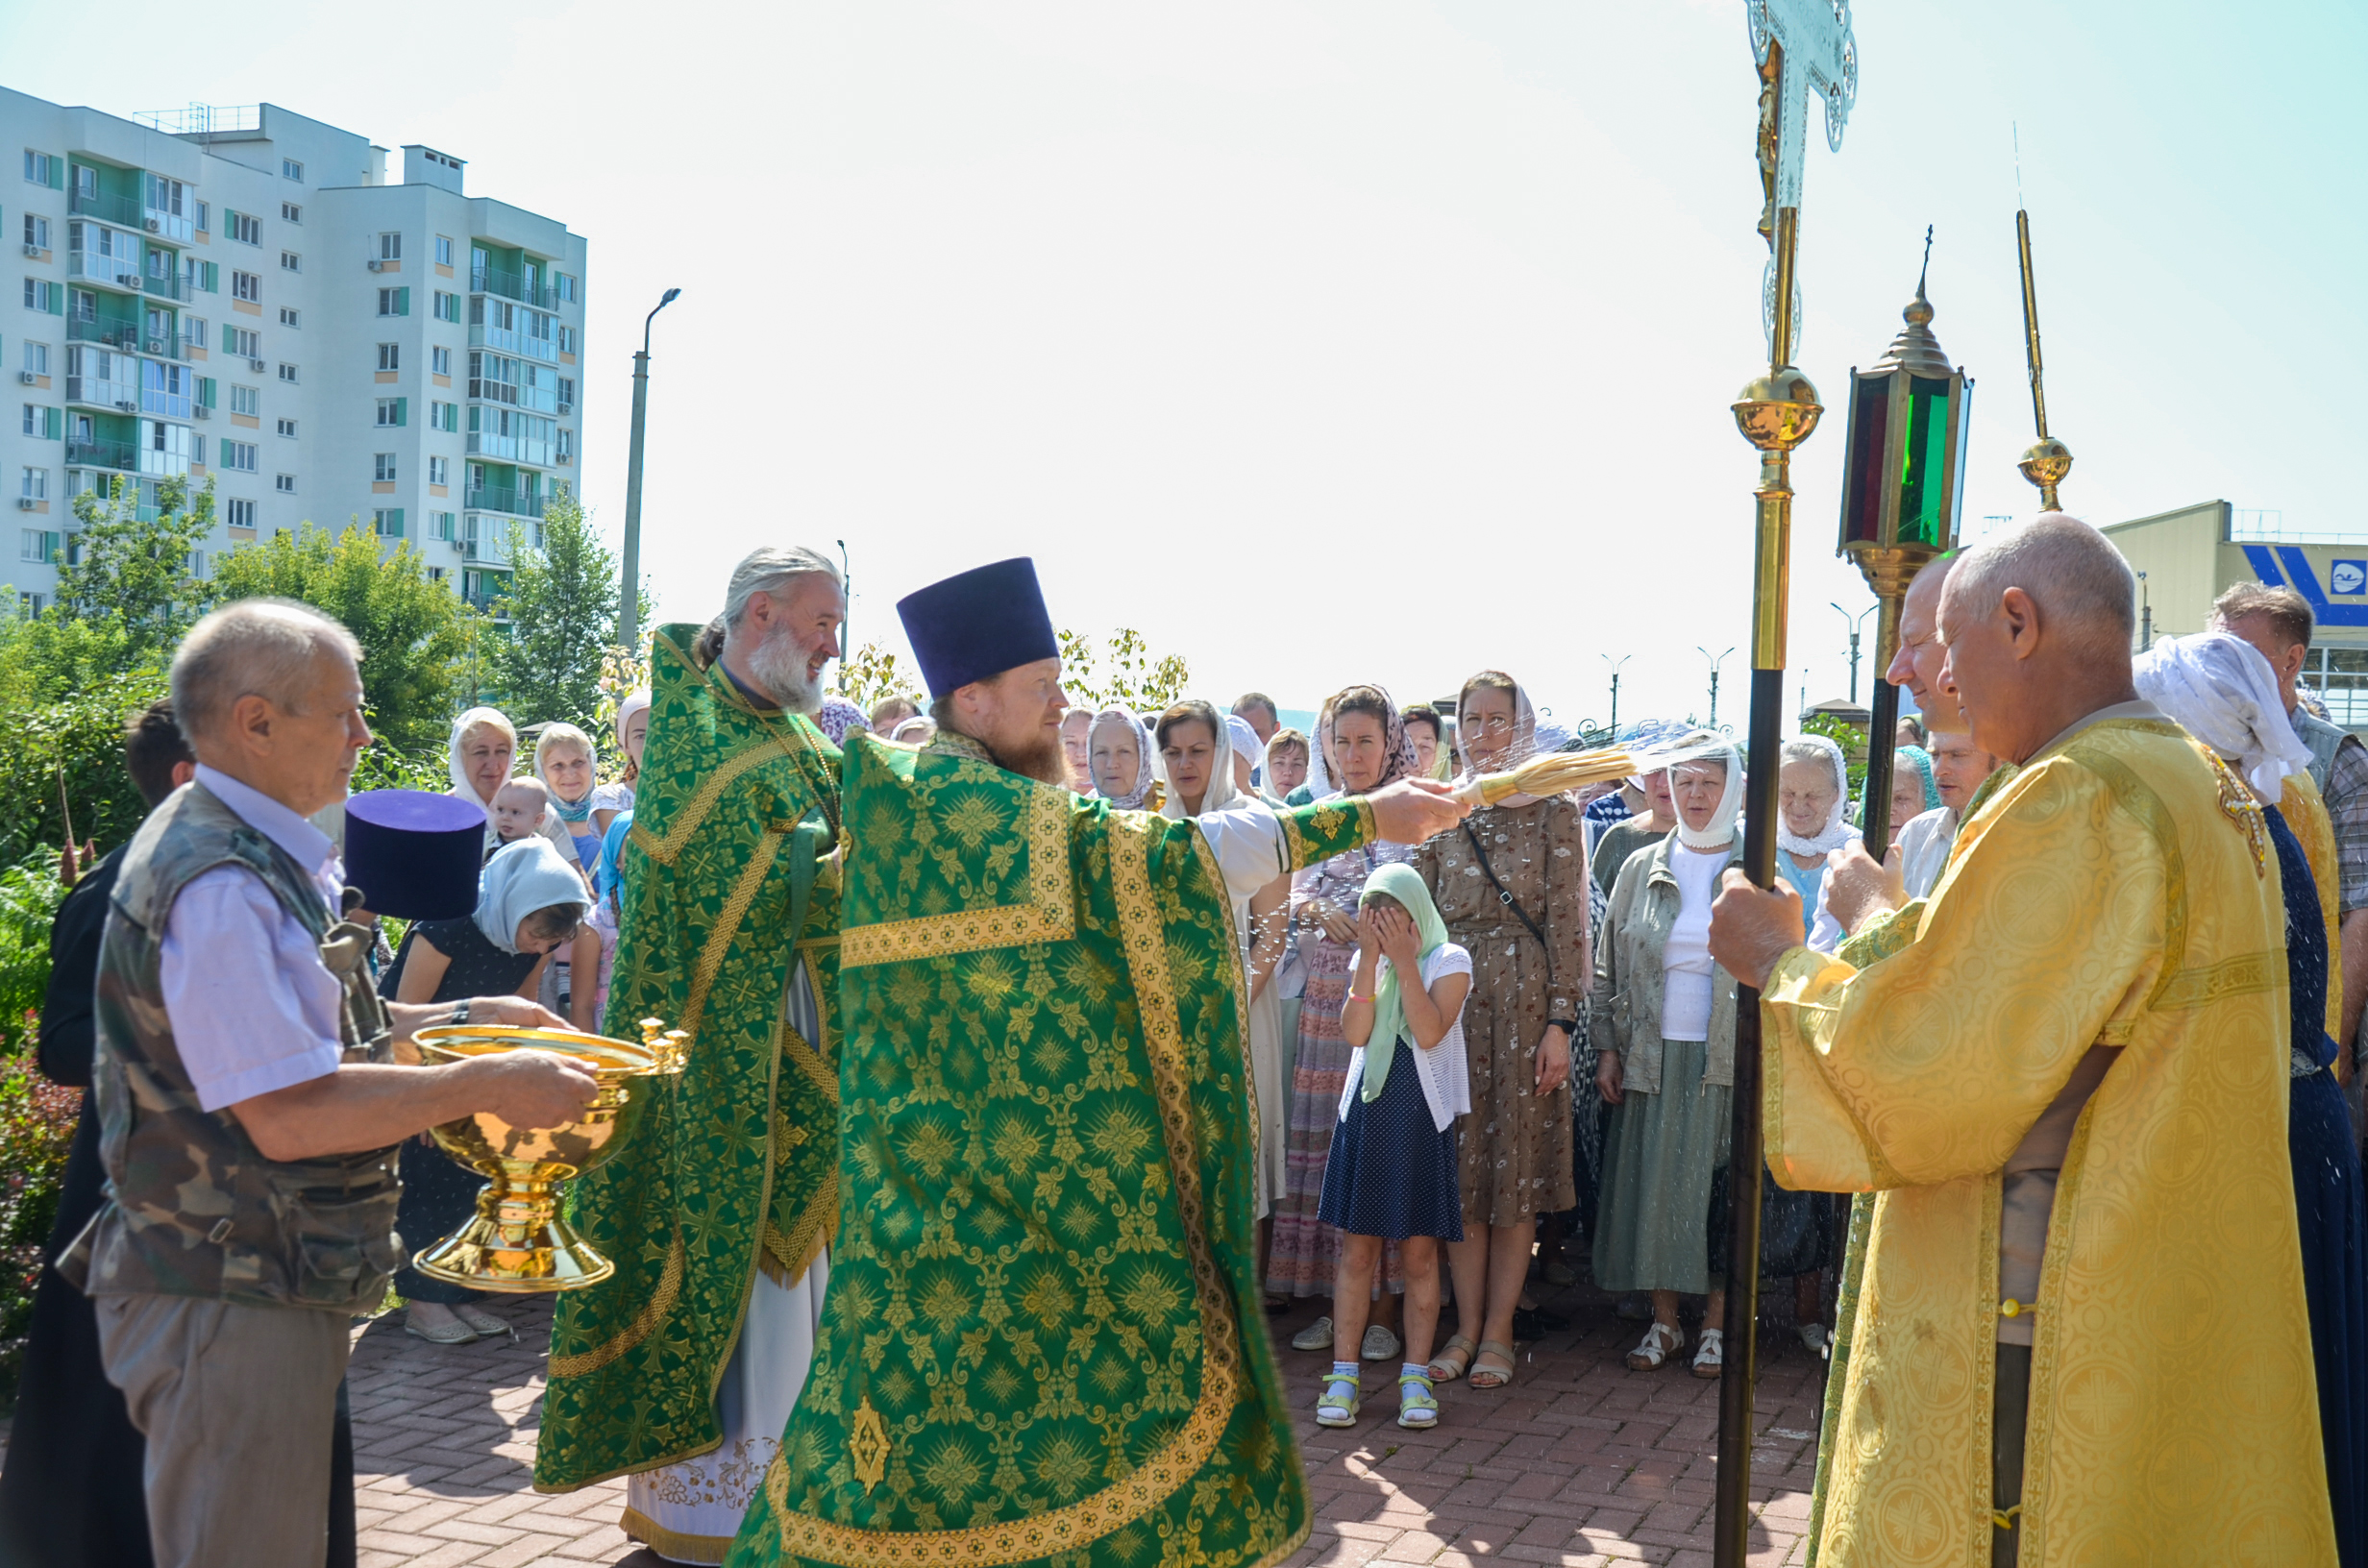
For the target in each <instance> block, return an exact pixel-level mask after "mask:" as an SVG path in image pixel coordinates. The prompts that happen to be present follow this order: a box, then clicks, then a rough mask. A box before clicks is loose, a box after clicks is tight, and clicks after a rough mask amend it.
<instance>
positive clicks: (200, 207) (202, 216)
mask: <svg viewBox="0 0 2368 1568" xmlns="http://www.w3.org/2000/svg"><path fill="white" fill-rule="evenodd" d="M212 228H213V204H212V203H211V202H200V203H198V204H197V232H198V233H201V234H203V233H210V232H211V230H212Z"/></svg>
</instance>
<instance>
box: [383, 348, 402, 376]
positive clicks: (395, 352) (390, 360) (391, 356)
mask: <svg viewBox="0 0 2368 1568" xmlns="http://www.w3.org/2000/svg"><path fill="white" fill-rule="evenodd" d="M402 368H403V345H402V344H400V343H382V344H380V345H379V369H381V370H401V369H402Z"/></svg>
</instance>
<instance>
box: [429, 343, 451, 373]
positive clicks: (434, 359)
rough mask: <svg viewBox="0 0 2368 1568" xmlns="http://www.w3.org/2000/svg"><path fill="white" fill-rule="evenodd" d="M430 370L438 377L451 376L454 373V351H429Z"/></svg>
mask: <svg viewBox="0 0 2368 1568" xmlns="http://www.w3.org/2000/svg"><path fill="white" fill-rule="evenodd" d="M428 368H429V369H430V370H432V371H434V372H435V373H436V374H437V375H438V376H450V375H451V374H452V373H453V351H452V350H450V349H430V350H429V351H428Z"/></svg>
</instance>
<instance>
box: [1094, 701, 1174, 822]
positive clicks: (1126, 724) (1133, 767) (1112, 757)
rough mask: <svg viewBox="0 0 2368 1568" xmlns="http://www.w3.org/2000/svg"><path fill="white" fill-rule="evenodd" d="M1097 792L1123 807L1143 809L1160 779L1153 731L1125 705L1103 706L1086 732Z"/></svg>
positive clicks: (1119, 807)
mask: <svg viewBox="0 0 2368 1568" xmlns="http://www.w3.org/2000/svg"><path fill="white" fill-rule="evenodd" d="M1086 738H1087V746H1088V756H1089V758H1090V761H1091V765H1092V768H1093V773H1094V793H1095V794H1096V795H1098V796H1101V797H1102V798H1103V799H1105V800H1107V801H1109V802H1110V804H1111V805H1112V806H1113V807H1115V808H1116V809H1118V810H1120V811H1142V810H1144V809H1145V808H1146V803H1147V802H1148V801H1149V800H1150V797H1151V786H1152V784H1153V783H1155V782H1156V781H1157V779H1158V773H1157V772H1156V771H1155V769H1154V766H1153V762H1152V755H1153V748H1152V744H1151V732H1150V731H1149V730H1147V729H1146V728H1145V727H1144V726H1143V721H1142V720H1140V719H1138V718H1136V717H1135V716H1134V715H1133V714H1131V713H1129V712H1127V711H1126V710H1125V709H1124V708H1104V709H1102V710H1101V711H1100V712H1099V713H1097V714H1096V715H1094V724H1093V727H1092V728H1091V729H1089V730H1088V731H1087V732H1086Z"/></svg>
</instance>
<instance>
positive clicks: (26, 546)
mask: <svg viewBox="0 0 2368 1568" xmlns="http://www.w3.org/2000/svg"><path fill="white" fill-rule="evenodd" d="M33 474H34V471H33V470H32V469H29V468H28V469H26V470H25V482H26V483H28V484H30V483H31V482H33ZM19 540H20V542H19V543H18V545H17V547H16V553H17V556H18V558H19V559H21V560H27V561H38V562H39V563H40V564H41V565H43V566H47V565H49V564H50V563H51V562H52V561H54V560H56V559H57V558H58V533H57V530H56V529H55V528H26V529H24V530H22V532H21V534H20V535H19ZM18 597H19V598H22V597H23V596H22V595H19V596H18Z"/></svg>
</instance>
